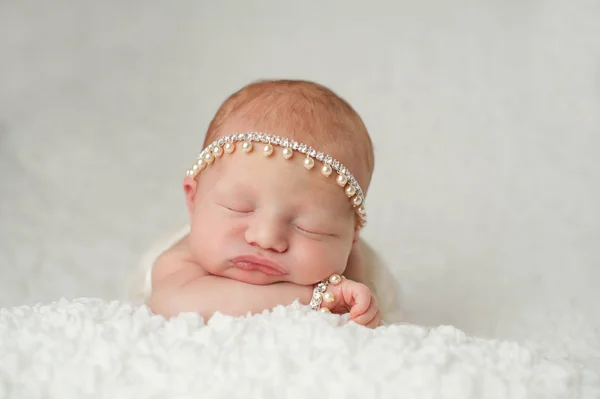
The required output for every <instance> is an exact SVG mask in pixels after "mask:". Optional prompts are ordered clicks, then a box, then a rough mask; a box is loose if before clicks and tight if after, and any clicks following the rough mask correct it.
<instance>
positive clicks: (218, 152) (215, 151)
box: [212, 145, 223, 158]
mask: <svg viewBox="0 0 600 399" xmlns="http://www.w3.org/2000/svg"><path fill="white" fill-rule="evenodd" d="M212 152H213V155H214V156H215V157H217V158H220V157H221V156H222V155H223V149H222V148H221V146H220V145H218V146H216V147H215V148H213V150H212Z"/></svg>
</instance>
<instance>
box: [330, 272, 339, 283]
mask: <svg viewBox="0 0 600 399" xmlns="http://www.w3.org/2000/svg"><path fill="white" fill-rule="evenodd" d="M341 281H342V277H341V276H340V275H339V274H332V275H331V276H330V277H329V282H330V283H331V284H333V285H338V284H339V283H340V282H341Z"/></svg>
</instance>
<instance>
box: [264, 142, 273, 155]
mask: <svg viewBox="0 0 600 399" xmlns="http://www.w3.org/2000/svg"><path fill="white" fill-rule="evenodd" d="M272 153H273V146H272V145H271V144H267V145H266V146H265V148H263V154H265V156H266V157H268V156H270V155H271V154H272Z"/></svg>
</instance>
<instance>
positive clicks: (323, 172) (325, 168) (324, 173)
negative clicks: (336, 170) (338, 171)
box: [321, 164, 332, 176]
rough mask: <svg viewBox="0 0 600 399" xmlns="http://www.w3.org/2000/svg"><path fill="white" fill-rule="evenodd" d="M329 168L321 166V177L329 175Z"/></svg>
mask: <svg viewBox="0 0 600 399" xmlns="http://www.w3.org/2000/svg"><path fill="white" fill-rule="evenodd" d="M331 171H332V169H331V166H329V165H327V164H325V165H323V167H322V168H321V174H323V176H329V175H330V174H331Z"/></svg>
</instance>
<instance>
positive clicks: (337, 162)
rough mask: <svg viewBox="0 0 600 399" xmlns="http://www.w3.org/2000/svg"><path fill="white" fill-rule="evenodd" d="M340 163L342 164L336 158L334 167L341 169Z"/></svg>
mask: <svg viewBox="0 0 600 399" xmlns="http://www.w3.org/2000/svg"><path fill="white" fill-rule="evenodd" d="M340 165H341V164H340V161H338V160H335V161H333V167H334V168H335V169H336V170H339V167H340Z"/></svg>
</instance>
